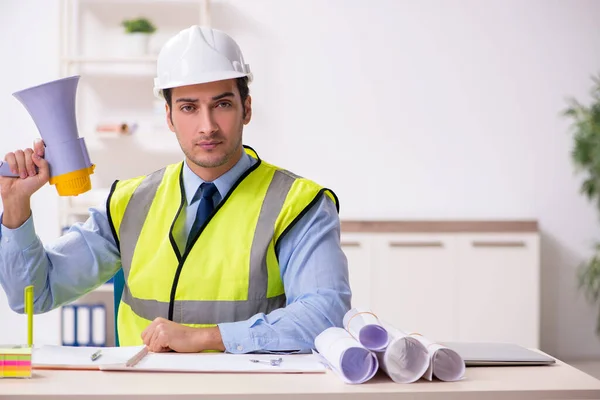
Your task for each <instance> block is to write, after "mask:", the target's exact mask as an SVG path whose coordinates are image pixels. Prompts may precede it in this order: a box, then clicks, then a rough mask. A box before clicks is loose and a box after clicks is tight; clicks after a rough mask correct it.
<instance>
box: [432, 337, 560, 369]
mask: <svg viewBox="0 0 600 400" xmlns="http://www.w3.org/2000/svg"><path fill="white" fill-rule="evenodd" d="M441 344H442V345H444V346H446V347H448V348H450V349H452V350H454V351H456V352H457V353H458V354H459V355H460V356H461V357H462V359H463V360H464V361H465V365H466V366H467V367H476V366H493V365H507V366H509V365H513V366H518V365H551V364H554V363H555V362H556V360H555V359H554V358H552V357H549V356H547V355H546V354H541V353H538V352H536V351H533V350H529V349H526V348H525V347H521V346H519V345H517V344H513V343H471V342H444V343H441Z"/></svg>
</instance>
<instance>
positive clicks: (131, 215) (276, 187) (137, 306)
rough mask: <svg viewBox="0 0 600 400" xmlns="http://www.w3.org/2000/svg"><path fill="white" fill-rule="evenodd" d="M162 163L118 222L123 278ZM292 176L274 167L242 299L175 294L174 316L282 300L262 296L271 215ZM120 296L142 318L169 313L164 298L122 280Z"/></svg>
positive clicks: (193, 319)
mask: <svg viewBox="0 0 600 400" xmlns="http://www.w3.org/2000/svg"><path fill="white" fill-rule="evenodd" d="M164 171H165V170H164V169H161V170H159V171H157V172H155V173H153V174H151V175H149V176H148V177H146V178H145V179H144V180H143V181H142V182H141V183H140V184H139V186H138V187H137V188H136V189H135V191H134V193H133V195H132V196H131V199H130V200H129V203H128V204H127V208H126V209H125V214H124V216H123V220H122V222H121V227H120V237H121V243H122V244H123V245H122V246H121V263H122V266H123V273H124V275H125V282H128V276H129V271H130V269H131V261H132V259H133V254H134V251H135V248H136V245H137V239H138V238H139V236H140V232H141V230H142V227H143V224H141V223H140V222H139V221H144V220H145V219H146V216H147V215H148V211H149V209H150V205H151V204H152V199H153V198H154V195H155V194H156V191H157V189H158V186H159V185H160V183H161V182H162V179H163V175H164ZM295 180H296V178H295V177H294V176H293V175H292V174H290V173H288V172H287V171H281V170H279V171H275V173H274V175H273V179H272V180H271V183H270V185H269V188H268V190H267V194H266V196H265V198H264V201H263V204H262V207H261V209H260V215H259V218H258V223H257V225H256V230H255V232H254V239H253V241H252V248H251V251H250V277H251V279H250V281H249V284H248V297H247V300H237V301H204V300H202V301H198V300H175V301H174V304H173V320H174V321H175V322H179V323H183V324H214V323H216V322H234V321H240V320H244V319H248V318H250V317H251V316H253V315H254V314H256V313H257V312H259V311H257V310H261V311H262V312H265V313H266V312H269V311H270V310H274V309H277V308H281V307H283V306H285V295H280V296H275V297H271V298H268V297H267V284H268V273H267V260H266V258H265V254H267V248H268V246H269V243H270V241H271V238H272V237H273V234H274V226H275V221H276V220H277V218H278V216H279V213H280V212H281V209H282V206H283V204H284V202H285V199H286V197H287V195H288V193H289V191H290V189H291V187H292V185H293V183H294V181H295ZM122 301H123V302H124V303H125V304H127V305H128V306H129V307H131V309H132V311H133V312H135V313H136V314H137V315H138V316H140V317H142V318H146V319H150V320H151V319H153V318H156V317H163V318H168V310H169V302H160V301H156V300H146V299H139V298H135V297H134V296H132V294H131V292H130V290H129V288H128V286H127V284H126V286H125V289H124V291H123V297H122Z"/></svg>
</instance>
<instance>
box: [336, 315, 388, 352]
mask: <svg viewBox="0 0 600 400" xmlns="http://www.w3.org/2000/svg"><path fill="white" fill-rule="evenodd" d="M343 323H344V327H345V328H346V330H347V331H348V332H350V334H351V335H352V336H353V337H354V338H355V339H356V340H358V341H359V342H360V344H362V345H363V346H364V347H366V348H367V349H369V350H373V351H383V350H385V348H386V347H387V345H388V343H389V337H388V333H387V331H386V330H385V328H384V327H383V326H382V325H381V322H379V318H378V317H377V316H376V315H375V314H373V313H372V312H371V311H370V310H367V309H361V308H353V309H351V310H350V311H348V312H347V313H346V315H344V321H343Z"/></svg>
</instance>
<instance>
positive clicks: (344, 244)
mask: <svg viewBox="0 0 600 400" xmlns="http://www.w3.org/2000/svg"><path fill="white" fill-rule="evenodd" d="M341 245H342V247H360V243H359V242H342V243H341Z"/></svg>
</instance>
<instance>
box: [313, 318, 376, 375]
mask: <svg viewBox="0 0 600 400" xmlns="http://www.w3.org/2000/svg"><path fill="white" fill-rule="evenodd" d="M315 347H316V349H317V351H318V352H319V353H320V354H321V355H322V356H323V357H324V358H325V359H326V360H327V362H328V363H329V366H330V367H331V369H332V370H333V371H334V372H335V373H336V374H337V375H338V376H339V377H340V378H341V379H342V380H343V381H344V382H346V383H363V382H366V381H368V380H369V379H371V378H373V376H374V375H375V373H376V372H377V370H378V369H379V362H378V361H377V357H376V356H375V354H373V353H372V352H371V351H369V350H368V349H366V348H365V347H363V346H362V345H361V344H360V343H359V342H358V341H357V340H356V339H354V338H353V337H352V336H350V333H348V331H346V330H345V329H342V328H338V327H332V328H328V329H326V330H325V331H323V332H322V333H321V334H319V335H318V336H317V337H316V339H315Z"/></svg>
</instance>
